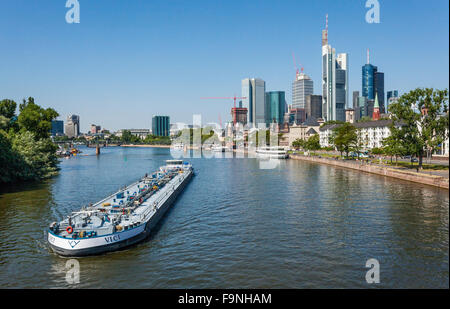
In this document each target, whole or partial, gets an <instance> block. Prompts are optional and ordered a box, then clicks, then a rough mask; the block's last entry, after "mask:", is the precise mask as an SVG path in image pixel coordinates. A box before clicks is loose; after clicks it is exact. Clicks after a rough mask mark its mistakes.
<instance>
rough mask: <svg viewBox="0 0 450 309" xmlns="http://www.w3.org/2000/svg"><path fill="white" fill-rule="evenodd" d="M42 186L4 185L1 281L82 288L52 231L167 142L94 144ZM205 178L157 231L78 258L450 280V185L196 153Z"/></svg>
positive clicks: (253, 283) (294, 282) (224, 274)
mask: <svg viewBox="0 0 450 309" xmlns="http://www.w3.org/2000/svg"><path fill="white" fill-rule="evenodd" d="M83 154H84V155H85V156H80V157H77V158H73V159H70V160H65V161H63V162H62V163H61V168H62V169H61V174H60V175H59V176H58V177H56V178H54V179H52V180H50V181H47V182H45V183H42V184H26V185H22V186H20V187H9V188H2V189H1V192H0V233H1V236H2V237H0V286H1V287H74V286H71V285H69V284H68V283H67V282H66V281H65V272H66V268H65V263H66V261H67V259H63V258H60V257H58V256H56V255H54V254H53V253H51V252H50V251H49V250H48V248H47V246H46V244H45V242H44V241H43V232H44V230H45V229H46V227H47V225H48V224H49V223H50V222H51V221H55V220H60V219H61V218H62V217H63V216H65V215H66V214H67V213H69V212H70V211H72V210H78V209H79V207H80V206H81V205H85V204H87V203H89V202H93V201H96V200H99V199H101V198H103V197H104V196H105V195H106V194H109V193H111V192H113V191H114V190H116V189H117V188H118V187H120V186H123V185H124V184H127V183H130V182H132V181H134V180H135V179H136V178H137V177H140V176H142V175H143V174H145V173H146V172H149V171H153V170H155V169H157V168H158V167H159V166H160V165H162V163H163V161H164V160H165V159H168V158H169V157H170V154H169V150H168V149H156V148H155V149H142V148H134V149H133V148H129V149H128V148H115V149H104V150H103V149H102V154H101V156H100V157H98V158H97V157H96V156H95V155H93V151H92V153H91V150H90V149H86V151H84V152H83ZM190 161H191V162H192V163H193V165H194V167H195V169H196V174H197V175H196V177H195V178H194V179H193V181H192V182H191V183H190V184H189V186H188V187H187V188H186V190H185V191H184V192H183V194H182V195H181V196H180V197H179V199H178V200H177V202H176V203H175V204H174V205H173V207H172V209H171V211H170V212H169V213H168V215H167V216H166V217H165V218H164V219H163V220H162V222H161V224H160V225H159V226H158V229H157V232H156V233H154V234H153V235H152V236H151V238H150V239H149V240H147V241H146V242H144V243H141V244H139V245H137V246H135V247H133V248H131V249H129V250H125V251H120V252H114V253H109V254H106V255H102V256H96V257H88V258H82V259H79V262H80V268H81V274H80V284H79V285H77V286H76V287H91V288H92V287H93V288H126V287H139V288H239V287H242V288H317V287H324V288H326V287H332V288H337V287H348V288H360V287H361V288H367V287H368V285H367V284H366V282H365V279H364V277H365V271H366V269H365V262H366V261H367V260H368V259H369V258H377V259H378V260H379V261H380V264H381V283H380V285H379V286H378V287H402V288H404V287H447V288H448V205H449V199H448V191H442V190H439V189H434V188H432V187H424V186H419V185H416V184H413V183H408V182H402V181H397V180H393V179H389V178H385V177H381V176H374V175H368V174H364V173H360V172H355V171H352V170H347V169H340V168H334V167H331V166H326V165H318V164H311V163H307V162H300V161H294V160H288V161H283V162H282V164H280V165H279V166H278V167H277V168H276V169H273V170H261V169H259V162H258V160H257V159H242V158H236V159H195V158H192V159H190Z"/></svg>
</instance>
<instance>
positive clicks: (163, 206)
mask: <svg viewBox="0 0 450 309" xmlns="http://www.w3.org/2000/svg"><path fill="white" fill-rule="evenodd" d="M193 174H194V170H193V168H192V166H191V165H190V164H188V163H186V162H185V163H183V161H181V160H167V161H166V165H164V166H161V167H160V170H159V171H157V172H155V173H153V174H151V175H149V176H148V175H145V177H143V178H141V179H139V180H138V181H136V182H135V183H132V184H130V185H129V186H127V187H125V188H122V189H120V190H119V191H117V192H116V193H114V194H112V195H110V196H108V197H106V198H105V199H103V200H101V201H99V202H97V203H95V204H94V205H90V206H88V207H83V208H82V209H81V210H80V211H77V212H73V213H71V214H70V215H69V216H68V217H67V218H66V219H64V220H62V221H61V222H59V223H57V222H53V223H52V224H50V226H49V230H48V243H49V245H50V247H51V248H52V250H53V251H54V252H55V253H57V254H59V255H62V256H86V255H94V254H100V253H103V252H107V251H115V250H118V249H121V248H124V247H127V246H130V245H132V244H135V243H137V242H139V241H142V240H144V239H145V238H146V237H147V236H148V235H149V234H150V233H151V232H152V231H153V230H154V227H155V225H156V224H157V223H158V221H159V220H160V219H161V218H162V216H163V215H164V213H165V212H166V211H167V209H169V207H170V206H171V205H172V203H173V202H174V201H175V199H176V197H177V196H178V194H179V193H180V192H181V191H182V190H183V188H184V187H185V186H186V184H187V183H188V182H189V180H190V179H191V178H192V176H193Z"/></svg>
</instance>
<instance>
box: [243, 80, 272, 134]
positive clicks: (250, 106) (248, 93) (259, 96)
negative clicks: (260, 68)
mask: <svg viewBox="0 0 450 309" xmlns="http://www.w3.org/2000/svg"><path fill="white" fill-rule="evenodd" d="M265 96H266V82H265V81H263V80H262V79H259V78H246V79H243V80H242V97H245V98H246V99H243V100H242V103H243V107H244V108H247V110H248V117H247V124H248V125H249V126H251V127H258V124H259V123H261V124H263V125H265V123H266V115H265V103H264V102H265Z"/></svg>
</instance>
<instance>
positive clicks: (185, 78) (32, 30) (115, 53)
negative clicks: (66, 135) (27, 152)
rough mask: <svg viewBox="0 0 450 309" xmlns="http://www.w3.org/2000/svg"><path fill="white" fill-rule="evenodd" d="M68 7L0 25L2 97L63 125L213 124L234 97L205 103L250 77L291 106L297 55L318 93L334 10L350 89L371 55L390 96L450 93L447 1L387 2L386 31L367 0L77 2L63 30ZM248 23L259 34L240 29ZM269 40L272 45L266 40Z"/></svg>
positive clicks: (29, 6)
mask: <svg viewBox="0 0 450 309" xmlns="http://www.w3.org/2000/svg"><path fill="white" fill-rule="evenodd" d="M63 2H64V1H63ZM63 2H61V4H55V2H49V1H48V2H46V1H42V2H39V3H29V2H26V1H16V2H14V5H11V4H10V3H2V4H0V16H1V18H0V25H1V26H2V29H6V30H4V31H3V33H2V35H1V36H0V43H2V45H3V46H8V48H6V49H2V51H0V61H2V68H3V72H5V73H6V74H4V75H3V76H2V77H0V93H1V95H2V98H9V99H13V100H15V101H16V102H18V103H20V102H21V101H22V98H24V97H28V96H32V97H34V98H35V99H36V102H37V103H38V104H40V105H42V106H45V107H53V108H55V109H56V110H57V111H58V112H59V114H60V117H59V118H58V119H61V120H65V119H66V117H67V116H68V115H70V114H76V115H79V116H80V119H81V121H80V124H81V128H80V130H81V131H82V132H87V131H88V130H89V127H90V125H91V124H92V123H96V124H97V123H98V124H99V125H101V126H102V128H107V129H110V130H113V131H114V130H118V129H122V128H126V127H129V126H130V123H131V121H133V126H134V127H142V128H150V127H151V117H152V115H153V114H167V115H170V116H171V119H173V120H172V122H174V123H175V122H185V123H192V114H194V113H195V114H202V120H203V122H205V123H206V122H217V123H218V122H219V120H218V115H222V117H223V118H224V120H225V119H226V120H228V118H230V116H229V115H230V109H231V107H232V103H233V102H232V101H231V100H230V102H227V101H223V102H211V101H202V100H200V98H201V97H204V96H222V95H229V94H230V93H235V94H239V93H240V92H241V87H240V86H241V85H240V81H241V80H242V79H244V78H247V77H259V78H261V79H262V80H264V81H265V82H266V91H267V92H269V91H285V92H286V101H287V103H288V104H291V102H292V101H291V100H292V99H291V97H292V93H291V84H292V81H293V79H294V78H295V69H294V65H293V63H292V57H291V54H292V52H294V53H295V55H296V57H297V60H298V61H299V63H301V66H302V67H304V68H305V71H306V72H308V75H309V76H310V77H311V79H312V80H313V81H314V94H316V95H320V94H321V89H320V88H321V57H320V48H321V44H320V34H321V31H322V29H323V28H324V26H325V15H326V14H327V13H329V41H330V45H331V46H332V47H333V48H335V49H336V50H337V51H339V52H344V53H348V54H349V58H351V59H350V69H349V74H350V75H349V88H348V93H352V92H353V91H361V71H360V70H361V69H360V68H361V66H363V65H364V63H365V57H366V49H367V48H370V50H371V53H372V55H373V56H372V57H371V58H372V59H371V62H373V63H375V64H376V65H377V66H379V67H381V68H382V71H383V72H384V73H385V74H386V76H385V78H386V80H385V89H386V90H391V89H398V90H399V92H400V94H402V93H404V92H405V91H408V90H410V89H413V88H416V87H434V88H448V71H447V69H442V68H446V67H448V37H444V36H442V35H439V33H442V31H444V32H445V31H447V32H448V15H447V13H446V11H448V3H447V2H444V1H436V2H433V3H427V4H424V3H423V2H419V1H411V2H410V3H409V4H408V5H407V6H405V5H402V4H399V3H390V2H387V1H380V11H381V23H380V24H368V23H366V21H365V14H366V12H367V9H366V8H365V6H364V4H365V1H360V2H350V1H349V2H340V3H334V2H333V1H322V2H320V3H315V4H314V5H312V4H310V3H307V2H293V1H281V2H263V3H258V6H255V5H254V4H252V3H251V2H247V3H243V4H241V3H240V2H233V1H230V2H227V3H220V4H217V3H208V2H201V1H199V2H196V3H194V4H189V5H187V4H185V3H183V2H175V4H173V3H172V4H171V5H170V6H169V5H166V4H164V3H160V2H155V3H133V4H123V3H110V2H109V1H98V2H96V3H93V2H91V3H90V2H85V1H80V5H81V21H80V24H77V25H74V24H67V23H65V20H64V16H65V13H66V11H67V9H66V8H65V7H64V3H63ZM125 6H126V8H125ZM169 7H170V9H169ZM443 7H446V8H447V10H444V9H442V8H443ZM118 12H121V13H118ZM181 12H182V13H183V14H181ZM231 12H232V13H231ZM274 13H280V16H283V18H280V20H279V21H278V23H277V27H276V28H277V29H276V30H274V29H271V27H270V23H267V18H268V16H270V15H271V14H274ZM180 14H181V16H180ZM281 14H283V15H281ZM231 15H232V16H234V17H233V19H231V18H230V17H229V16H231ZM244 17H248V18H244ZM298 18H301V19H302V22H301V23H299V22H298ZM236 21H238V22H236ZM206 25H208V26H209V27H208V29H207V27H205V26H206ZM250 25H254V26H258V27H256V28H257V31H249V32H245V33H242V29H244V28H245V27H248V26H250ZM303 25H308V26H307V27H304V26H303ZM431 33H436V35H434V36H433V35H430V34H431ZM270 40H271V41H272V44H270V45H273V46H268V45H267V44H266V43H267V42H268V41H270ZM42 43H45V44H42ZM433 47H434V48H433ZM424 60H425V61H424ZM211 77H214V78H211ZM173 90H177V91H173ZM350 106H351V103H350V102H349V107H350ZM136 111H138V116H137V117H136ZM230 119H231V118H230Z"/></svg>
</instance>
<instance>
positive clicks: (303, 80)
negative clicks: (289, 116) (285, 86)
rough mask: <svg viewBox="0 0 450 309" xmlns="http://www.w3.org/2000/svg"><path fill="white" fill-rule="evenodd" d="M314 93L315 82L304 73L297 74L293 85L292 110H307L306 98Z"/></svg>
mask: <svg viewBox="0 0 450 309" xmlns="http://www.w3.org/2000/svg"><path fill="white" fill-rule="evenodd" d="M313 93H314V82H313V80H312V79H311V78H310V77H309V76H308V75H306V74H304V73H299V74H297V75H296V77H295V80H294V82H293V83H292V108H305V106H306V105H305V104H306V97H307V96H308V95H311V94H313Z"/></svg>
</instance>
